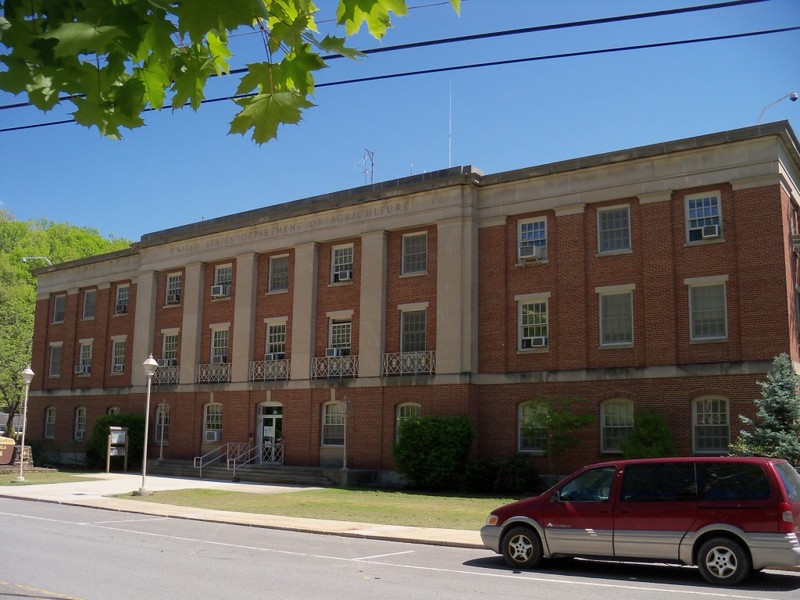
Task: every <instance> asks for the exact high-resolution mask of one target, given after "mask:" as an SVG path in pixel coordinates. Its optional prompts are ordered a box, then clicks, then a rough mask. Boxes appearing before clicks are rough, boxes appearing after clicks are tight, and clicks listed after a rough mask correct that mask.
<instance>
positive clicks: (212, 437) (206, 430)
mask: <svg viewBox="0 0 800 600" xmlns="http://www.w3.org/2000/svg"><path fill="white" fill-rule="evenodd" d="M221 438H222V404H206V407H205V409H204V411H203V441H204V442H218V441H219V440H220V439H221Z"/></svg>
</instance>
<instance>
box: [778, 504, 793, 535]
mask: <svg viewBox="0 0 800 600" xmlns="http://www.w3.org/2000/svg"><path fill="white" fill-rule="evenodd" d="M778 510H779V511H780V513H781V520H780V521H779V522H778V528H779V530H780V532H781V533H794V513H793V512H792V505H791V504H789V503H788V502H781V504H780V507H779V509H778Z"/></svg>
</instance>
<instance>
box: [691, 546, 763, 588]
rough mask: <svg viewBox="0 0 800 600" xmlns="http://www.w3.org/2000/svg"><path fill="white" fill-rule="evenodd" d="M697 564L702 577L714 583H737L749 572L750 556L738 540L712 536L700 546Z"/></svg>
mask: <svg viewBox="0 0 800 600" xmlns="http://www.w3.org/2000/svg"><path fill="white" fill-rule="evenodd" d="M697 566H698V567H699V569H700V574H701V575H702V576H703V579H705V580H706V581H708V582H709V583H713V584H714V585H737V584H739V583H741V582H742V581H744V579H745V578H746V577H747V576H748V575H749V574H750V571H751V564H750V557H749V556H748V554H747V552H745V550H744V548H743V547H742V545H741V544H740V543H739V542H736V541H734V540H732V539H730V538H724V537H719V538H712V539H710V540H708V541H707V542H705V543H704V544H703V545H702V546H700V551H699V552H698V554H697Z"/></svg>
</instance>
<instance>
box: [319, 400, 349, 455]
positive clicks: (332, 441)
mask: <svg viewBox="0 0 800 600" xmlns="http://www.w3.org/2000/svg"><path fill="white" fill-rule="evenodd" d="M346 417H347V407H346V403H345V402H328V403H326V404H324V405H323V406H322V445H323V446H343V445H344V420H345V418H346Z"/></svg>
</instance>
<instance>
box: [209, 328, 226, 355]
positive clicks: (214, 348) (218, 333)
mask: <svg viewBox="0 0 800 600" xmlns="http://www.w3.org/2000/svg"><path fill="white" fill-rule="evenodd" d="M230 345H231V335H230V325H227V324H226V325H212V326H211V357H210V358H211V362H212V363H213V362H214V357H215V356H222V357H223V360H222V362H223V363H228V362H230ZM223 350H224V351H223Z"/></svg>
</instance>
